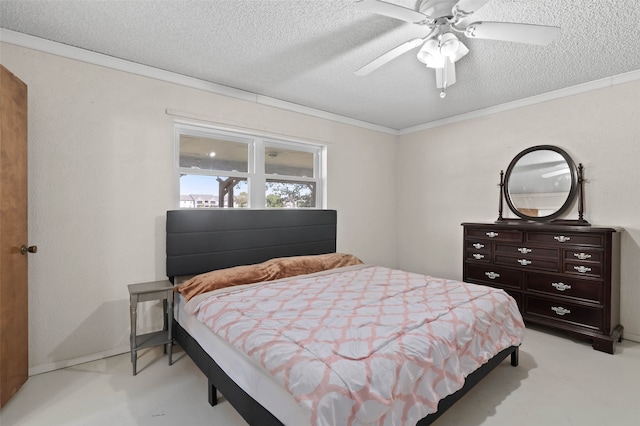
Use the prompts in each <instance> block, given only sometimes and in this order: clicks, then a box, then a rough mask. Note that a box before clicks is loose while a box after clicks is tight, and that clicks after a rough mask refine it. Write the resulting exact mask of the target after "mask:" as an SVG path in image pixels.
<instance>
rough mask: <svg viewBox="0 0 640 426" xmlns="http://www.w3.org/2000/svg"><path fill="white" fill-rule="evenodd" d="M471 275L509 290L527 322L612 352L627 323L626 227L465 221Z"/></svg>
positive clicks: (468, 278) (466, 269) (466, 275)
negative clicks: (622, 261) (623, 280)
mask: <svg viewBox="0 0 640 426" xmlns="http://www.w3.org/2000/svg"><path fill="white" fill-rule="evenodd" d="M462 226H463V227H464V255H463V257H464V260H463V281H465V282H470V283H476V284H483V285H489V286H492V287H497V288H501V289H503V290H505V291H506V292H507V293H508V294H510V295H511V296H512V297H513V298H514V299H515V300H516V302H517V304H518V307H519V308H520V312H521V313H522V317H523V318H524V320H525V322H526V323H537V324H542V325H544V326H549V327H553V328H556V329H561V330H564V331H566V332H569V333H570V334H572V335H574V336H576V337H579V338H584V339H588V340H590V341H591V342H592V344H593V348H594V349H596V350H599V351H603V352H607V353H610V354H612V353H613V352H614V343H615V342H616V341H620V340H621V339H622V330H623V327H622V326H621V325H620V277H619V269H620V266H619V257H620V256H619V253H620V230H619V229H615V228H605V227H597V226H571V225H555V224H541V223H531V222H525V221H522V222H519V221H514V222H503V223H500V222H498V223H463V224H462Z"/></svg>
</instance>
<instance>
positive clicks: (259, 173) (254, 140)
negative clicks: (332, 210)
mask: <svg viewBox="0 0 640 426" xmlns="http://www.w3.org/2000/svg"><path fill="white" fill-rule="evenodd" d="M175 137H176V146H177V149H176V152H177V162H176V164H177V176H178V179H179V188H180V201H179V206H180V208H217V207H236V208H238V207H240V208H243V207H245V208H264V207H280V208H305V207H307V208H314V207H321V206H322V176H321V170H322V167H321V161H322V153H323V149H322V146H320V145H314V144H309V143H303V142H297V141H290V140H284V139H274V138H270V137H263V136H258V135H251V134H245V133H239V132H230V131H226V130H219V129H215V128H210V127H205V126H198V125H192V124H182V123H179V124H176V127H175Z"/></svg>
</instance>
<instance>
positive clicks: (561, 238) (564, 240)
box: [553, 235, 571, 243]
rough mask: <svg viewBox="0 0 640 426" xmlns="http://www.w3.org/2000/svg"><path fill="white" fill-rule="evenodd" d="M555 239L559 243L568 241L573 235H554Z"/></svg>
mask: <svg viewBox="0 0 640 426" xmlns="http://www.w3.org/2000/svg"><path fill="white" fill-rule="evenodd" d="M553 239H554V240H556V241H557V242H559V243H566V242H567V241H569V240H570V239H571V237H565V236H564V235H557V236H555V237H553Z"/></svg>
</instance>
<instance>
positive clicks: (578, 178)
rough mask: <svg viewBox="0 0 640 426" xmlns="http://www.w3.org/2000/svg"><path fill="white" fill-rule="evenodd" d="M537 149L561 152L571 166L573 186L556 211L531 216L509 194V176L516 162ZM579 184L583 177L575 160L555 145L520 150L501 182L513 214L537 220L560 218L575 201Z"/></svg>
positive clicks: (545, 220) (524, 218)
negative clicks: (545, 214) (520, 208)
mask: <svg viewBox="0 0 640 426" xmlns="http://www.w3.org/2000/svg"><path fill="white" fill-rule="evenodd" d="M535 151H554V152H556V153H558V154H560V155H561V156H562V158H564V160H565V161H566V162H567V165H568V166H569V171H570V173H571V188H570V190H569V194H568V195H567V199H566V200H565V202H564V203H563V204H562V206H560V207H559V208H558V209H557V210H556V211H555V212H554V213H552V214H550V215H547V216H529V215H526V214H524V213H522V212H520V211H519V210H518V209H517V208H516V206H515V205H514V204H513V201H512V200H511V196H510V194H509V178H510V177H511V174H512V173H513V169H514V168H515V166H516V164H517V163H518V161H519V160H520V159H521V158H522V157H524V156H525V155H527V154H529V153H531V152H535ZM581 166H582V165H581ZM578 184H580V185H581V184H582V178H581V174H580V176H579V174H578V169H577V168H576V165H575V163H574V162H573V160H572V159H571V157H570V156H569V154H567V153H566V152H565V151H564V150H563V149H561V148H558V147H557V146H553V145H537V146H532V147H531V148H527V149H525V150H524V151H522V152H520V153H519V154H518V155H516V156H515V157H514V158H513V160H511V163H509V167H507V171H506V173H505V175H504V183H503V182H502V181H501V183H500V185H501V186H502V191H501V192H502V193H503V194H504V198H505V200H506V201H507V205H508V206H509V209H510V210H511V211H512V212H513V214H515V215H516V216H518V217H519V218H520V219H523V220H531V221H536V222H547V221H552V220H554V219H556V218H558V217H559V216H561V215H562V214H564V213H565V212H566V211H567V210H568V209H569V207H570V206H571V204H572V203H573V202H574V200H575V198H576V195H577V193H578ZM581 204H582V203H581ZM580 213H582V212H580ZM580 216H582V214H580ZM581 219H582V218H581Z"/></svg>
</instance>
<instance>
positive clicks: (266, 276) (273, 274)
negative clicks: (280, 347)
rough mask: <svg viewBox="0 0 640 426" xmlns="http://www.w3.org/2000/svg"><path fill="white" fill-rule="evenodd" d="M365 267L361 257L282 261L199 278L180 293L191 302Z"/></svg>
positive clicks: (181, 287)
mask: <svg viewBox="0 0 640 426" xmlns="http://www.w3.org/2000/svg"><path fill="white" fill-rule="evenodd" d="M361 263H362V261H361V260H360V259H358V258H357V257H355V256H353V255H351V254H344V253H328V254H320V255H313V256H292V257H280V258H276V259H271V260H267V261H266V262H263V263H258V264H255V265H242V266H235V267H233V268H226V269H218V270H215V271H211V272H206V273H204V274H200V275H196V276H195V277H193V278H191V279H190V280H188V281H185V282H184V283H182V284H180V285H179V286H178V291H179V292H180V293H181V294H182V295H183V296H184V297H185V298H186V299H187V300H189V299H191V298H192V297H194V296H197V295H198V294H202V293H206V292H208V291H213V290H218V289H221V288H225V287H231V286H235V285H240V284H253V283H258V282H261V281H273V280H278V279H280V278H287V277H293V276H296V275H303V274H312V273H314V272H320V271H326V270H329V269H334V268H342V267H344V266H351V265H359V264H361Z"/></svg>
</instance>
